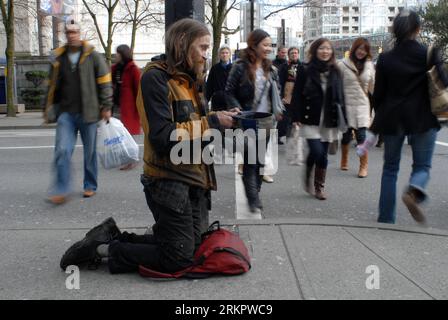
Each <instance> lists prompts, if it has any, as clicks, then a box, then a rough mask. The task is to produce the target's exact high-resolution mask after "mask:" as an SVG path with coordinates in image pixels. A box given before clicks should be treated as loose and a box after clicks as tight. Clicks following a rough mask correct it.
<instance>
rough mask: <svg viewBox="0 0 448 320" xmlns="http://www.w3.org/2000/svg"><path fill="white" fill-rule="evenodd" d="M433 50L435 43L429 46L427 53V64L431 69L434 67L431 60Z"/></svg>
mask: <svg viewBox="0 0 448 320" xmlns="http://www.w3.org/2000/svg"><path fill="white" fill-rule="evenodd" d="M433 52H434V45H433V44H431V45H430V46H429V47H428V53H427V54H426V65H427V66H428V69H431V67H432V63H431V60H432V56H433Z"/></svg>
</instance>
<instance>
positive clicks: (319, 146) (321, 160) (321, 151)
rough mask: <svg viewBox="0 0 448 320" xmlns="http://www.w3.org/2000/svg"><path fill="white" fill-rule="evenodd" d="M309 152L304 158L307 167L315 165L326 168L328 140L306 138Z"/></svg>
mask: <svg viewBox="0 0 448 320" xmlns="http://www.w3.org/2000/svg"><path fill="white" fill-rule="evenodd" d="M307 142H308V147H309V149H310V153H309V154H308V158H307V160H306V165H307V167H310V168H311V167H313V166H314V165H316V167H318V168H321V169H327V167H328V147H329V145H330V144H329V143H328V142H322V141H320V140H319V139H307Z"/></svg>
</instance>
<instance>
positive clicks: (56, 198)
mask: <svg viewBox="0 0 448 320" xmlns="http://www.w3.org/2000/svg"><path fill="white" fill-rule="evenodd" d="M47 201H48V202H50V203H52V204H54V205H61V204H64V203H66V202H67V197H66V196H63V195H53V196H50V197H48V199H47Z"/></svg>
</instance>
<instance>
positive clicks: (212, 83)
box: [205, 45, 232, 111]
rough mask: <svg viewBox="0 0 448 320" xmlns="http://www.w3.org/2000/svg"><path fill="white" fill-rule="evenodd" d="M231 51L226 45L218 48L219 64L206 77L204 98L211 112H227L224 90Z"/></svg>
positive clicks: (230, 62)
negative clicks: (209, 105) (209, 104)
mask: <svg viewBox="0 0 448 320" xmlns="http://www.w3.org/2000/svg"><path fill="white" fill-rule="evenodd" d="M231 57H232V51H231V50H230V47H229V46H227V45H224V46H222V47H221V48H219V62H218V63H217V64H215V65H214V66H213V67H212V68H211V70H210V73H209V75H208V78H207V86H206V90H205V92H206V98H207V101H210V102H211V110H212V111H221V110H227V105H226V103H227V102H226V97H225V89H226V83H227V78H228V77H229V73H230V70H231V69H232V61H231Z"/></svg>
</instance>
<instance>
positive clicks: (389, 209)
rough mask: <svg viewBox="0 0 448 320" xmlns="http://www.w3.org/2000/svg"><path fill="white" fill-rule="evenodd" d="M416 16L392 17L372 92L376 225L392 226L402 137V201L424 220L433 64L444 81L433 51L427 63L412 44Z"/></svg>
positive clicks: (433, 121)
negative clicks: (407, 165) (408, 157)
mask: <svg viewBox="0 0 448 320" xmlns="http://www.w3.org/2000/svg"><path fill="white" fill-rule="evenodd" d="M421 26H422V23H421V19H420V17H419V15H418V14H417V13H416V12H414V11H412V10H408V9H404V10H402V11H401V12H400V13H399V14H398V15H397V16H396V17H395V19H394V22H393V26H392V29H393V35H394V38H395V45H394V47H393V49H392V50H390V51H389V52H385V53H382V54H381V55H380V56H379V58H378V63H377V69H376V80H375V90H374V107H375V120H374V124H373V126H374V127H373V128H372V130H373V132H375V133H381V134H383V139H384V166H383V174H382V179H381V196H380V201H379V217H378V222H382V223H395V220H396V192H397V190H396V188H397V177H398V171H399V167H400V159H401V151H402V147H403V142H404V140H405V138H406V136H408V137H409V142H410V145H411V149H412V158H413V164H412V173H411V177H410V181H409V183H408V185H407V187H406V189H405V190H404V193H403V195H402V200H403V202H404V204H405V205H406V207H407V208H408V210H409V212H410V213H411V215H412V217H413V218H414V219H415V220H416V221H417V222H420V223H424V222H425V216H424V214H423V210H422V208H421V206H420V205H421V204H422V203H423V202H424V201H425V200H426V199H427V198H428V195H427V192H426V186H427V184H428V182H429V179H430V170H431V166H432V157H433V153H434V148H435V142H436V137H437V132H438V130H439V129H440V125H439V123H438V121H437V118H436V116H434V115H433V113H432V112H431V105H430V104H431V103H430V99H429V93H428V77H427V74H426V73H427V71H428V70H429V68H430V65H437V66H438V67H439V72H440V73H441V75H442V76H443V78H444V79H445V85H448V81H446V75H445V73H444V71H443V70H442V69H443V68H442V62H441V59H440V56H439V53H438V50H435V51H434V52H433V53H434V54H433V56H431V57H430V60H429V61H428V59H427V55H428V48H427V47H425V46H424V45H422V44H420V43H419V42H418V41H417V37H418V35H419V33H420V30H421Z"/></svg>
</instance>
